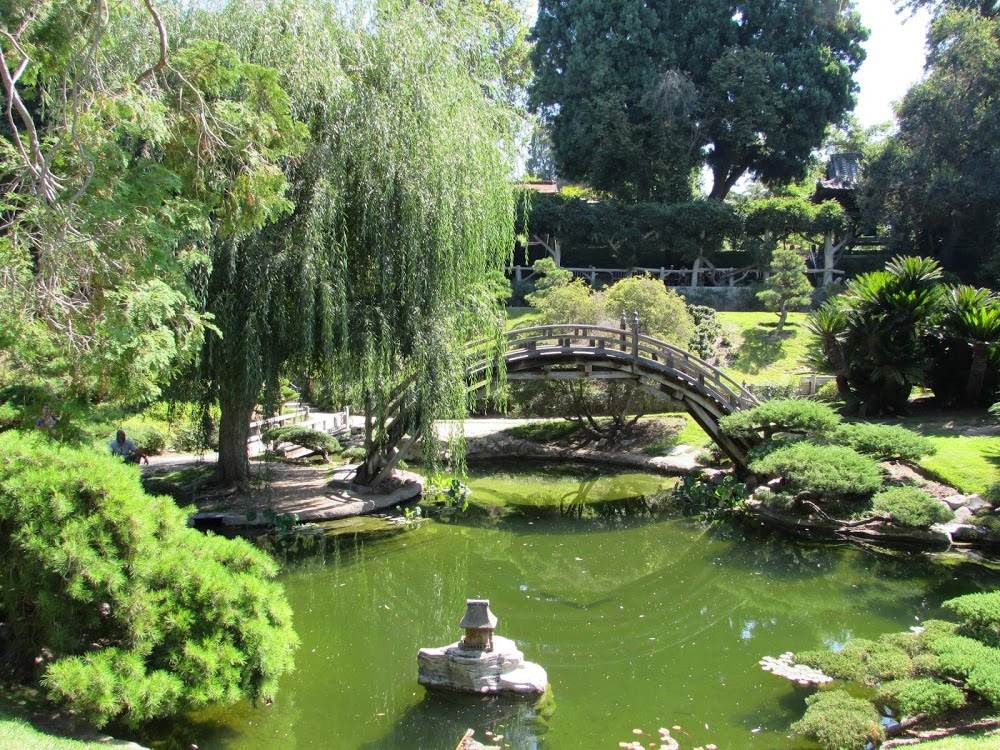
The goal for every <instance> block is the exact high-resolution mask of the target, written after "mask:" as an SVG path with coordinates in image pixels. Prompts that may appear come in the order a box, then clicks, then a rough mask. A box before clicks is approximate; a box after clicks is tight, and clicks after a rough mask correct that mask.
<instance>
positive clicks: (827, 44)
mask: <svg viewBox="0 0 1000 750" xmlns="http://www.w3.org/2000/svg"><path fill="white" fill-rule="evenodd" d="M533 38H534V40H535V42H536V46H535V48H534V50H533V52H532V61H533V64H534V67H535V79H534V81H533V83H532V86H531V101H532V104H533V105H534V107H535V108H536V110H538V111H539V112H540V113H541V114H542V115H543V117H544V119H545V120H546V121H547V122H549V123H550V126H551V135H552V142H553V146H554V151H555V160H556V164H557V166H558V168H559V171H560V174H561V175H562V176H563V177H565V178H568V179H571V180H577V181H581V182H585V183H587V184H589V185H591V186H593V187H594V188H597V189H600V190H605V191H608V192H609V193H612V194H614V195H615V196H617V197H619V198H621V199H623V200H627V201H649V200H654V201H661V202H673V201H684V200H687V199H689V198H690V196H691V189H692V184H693V183H692V179H693V174H694V172H695V171H696V169H697V168H698V167H700V166H701V165H702V164H705V165H707V166H708V167H709V168H710V169H711V171H712V174H713V178H714V181H713V186H712V192H711V197H712V198H716V199H723V198H725V196H726V195H727V194H728V193H729V190H730V189H731V188H732V186H733V185H734V184H735V183H736V181H737V180H738V179H739V178H740V177H741V176H743V175H744V174H747V173H750V174H753V175H755V176H756V177H758V178H759V179H761V180H762V181H764V182H766V183H781V182H787V181H789V180H793V179H797V178H801V177H802V176H804V174H805V169H806V165H807V164H808V159H809V156H810V154H811V152H812V150H813V149H815V148H817V147H818V146H819V145H820V144H821V143H822V140H823V136H824V133H825V132H826V129H827V127H828V126H829V125H830V124H835V123H839V122H840V121H841V120H842V119H843V118H844V116H845V114H846V113H847V112H848V111H849V110H850V109H851V108H852V107H853V105H854V90H855V84H854V80H853V76H854V73H855V72H856V71H857V69H858V67H859V66H860V64H861V62H862V60H863V59H864V51H863V49H862V47H861V43H862V42H863V41H864V40H865V39H866V38H867V31H866V30H865V29H864V28H863V27H862V26H861V22H860V17H859V16H858V14H857V13H856V12H855V11H854V10H853V6H852V4H851V3H843V2H840V1H839V0H838V1H837V2H834V1H833V0H820V1H819V2H817V1H815V0H782V1H780V2H779V1H776V0H759V1H757V0H755V1H754V2H750V3H746V2H741V3H735V2H724V1H723V0H707V1H706V2H699V3H685V2H677V1H676V0H658V1H657V2H641V1H640V0H622V1H621V2H616V3H605V2H599V1H598V0H586V1H583V2H575V3H566V2H560V1H559V0H541V2H540V3H539V12H538V20H537V22H536V24H535V27H534V31H533Z"/></svg>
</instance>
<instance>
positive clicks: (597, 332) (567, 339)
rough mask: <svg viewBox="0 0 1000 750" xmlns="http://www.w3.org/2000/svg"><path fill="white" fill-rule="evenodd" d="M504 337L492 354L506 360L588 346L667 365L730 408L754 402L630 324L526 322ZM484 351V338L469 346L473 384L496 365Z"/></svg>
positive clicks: (709, 368) (729, 381)
mask: <svg viewBox="0 0 1000 750" xmlns="http://www.w3.org/2000/svg"><path fill="white" fill-rule="evenodd" d="M505 339H506V344H507V345H506V351H505V352H504V353H502V354H500V353H495V354H494V356H495V357H498V356H503V357H505V358H506V359H507V361H508V362H513V361H516V360H517V359H518V358H519V357H531V356H537V355H539V354H542V353H543V352H544V351H546V350H552V349H559V350H561V351H565V352H567V353H569V352H586V351H590V352H593V353H595V354H603V355H605V356H609V357H611V358H615V359H623V360H627V361H631V362H633V363H634V364H636V365H639V364H640V360H643V362H642V364H643V365H644V366H647V367H654V368H667V369H669V370H672V371H674V372H676V373H679V374H681V375H682V376H684V377H685V378H687V379H689V380H690V381H691V382H692V383H695V384H698V385H700V386H701V387H702V389H704V390H706V391H711V392H713V393H714V394H715V395H716V396H717V397H718V398H721V399H724V400H725V401H726V402H727V403H728V404H729V406H731V407H732V408H733V409H741V408H745V407H748V406H752V405H754V404H756V403H757V399H756V397H755V396H754V395H753V394H752V393H751V392H750V391H749V390H747V389H746V388H744V387H743V386H742V385H741V384H739V383H737V382H736V381H735V380H734V379H733V378H731V377H729V376H728V375H726V374H725V373H724V372H722V371H721V370H719V369H718V368H717V367H714V366H713V365H710V364H709V363H708V362H705V361H704V360H702V359H700V358H699V357H697V356H695V355H693V354H691V353H690V352H688V351H686V350H684V349H681V348H680V347H678V346H675V345H673V344H670V343H668V342H666V341H662V340H660V339H656V338H653V337H652V336H646V335H644V334H640V333H639V332H638V328H637V326H635V325H633V326H632V327H630V328H621V327H619V328H613V327H610V326H598V325H579V324H575V325H574V324H556V325H544V326H531V327H528V328H518V329H515V330H512V331H508V332H507V333H506V335H505ZM489 351H490V342H487V341H479V342H476V343H475V344H472V345H471V346H470V347H469V350H468V354H469V357H468V359H467V362H468V371H467V373H468V376H469V381H470V385H472V387H475V386H476V385H477V384H478V382H480V381H481V380H482V379H483V378H485V377H488V373H489V370H490V367H491V366H493V365H494V364H495V363H493V362H491V361H489V359H488V356H489V354H488V353H489Z"/></svg>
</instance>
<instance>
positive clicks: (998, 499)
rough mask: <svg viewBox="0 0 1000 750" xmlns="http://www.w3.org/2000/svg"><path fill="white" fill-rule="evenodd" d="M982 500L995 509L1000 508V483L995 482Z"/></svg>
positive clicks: (988, 488) (984, 493) (987, 489)
mask: <svg viewBox="0 0 1000 750" xmlns="http://www.w3.org/2000/svg"><path fill="white" fill-rule="evenodd" d="M982 498H983V500H985V501H986V502H988V503H989V504H990V505H992V506H993V507H994V508H1000V482H994V483H993V484H991V485H990V486H989V487H987V488H986V491H985V492H983V494H982Z"/></svg>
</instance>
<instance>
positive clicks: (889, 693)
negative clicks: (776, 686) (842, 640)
mask: <svg viewBox="0 0 1000 750" xmlns="http://www.w3.org/2000/svg"><path fill="white" fill-rule="evenodd" d="M944 606H945V608H946V609H948V610H950V611H951V613H952V614H954V616H955V617H956V621H953V622H952V621H945V620H928V621H927V622H925V623H924V624H923V625H921V626H919V627H913V628H911V629H910V631H909V632H904V633H891V634H887V635H883V636H881V637H880V638H878V639H877V640H867V639H855V640H852V641H849V642H848V643H847V644H846V645H845V646H844V648H843V649H842V650H840V651H836V652H835V651H830V650H826V649H820V650H815V651H803V652H800V653H798V654H796V655H795V662H796V663H797V664H802V665H806V666H809V667H813V668H815V669H819V670H821V671H822V672H823V673H824V674H826V675H828V676H829V677H833V678H835V680H838V681H839V684H838V683H830V687H829V688H822V689H821V690H820V692H818V693H816V694H815V695H813V696H811V697H810V698H809V699H807V704H808V708H807V710H806V714H805V716H803V718H802V719H801V720H800V721H798V722H796V723H795V724H794V725H793V727H792V729H793V731H796V732H799V733H801V734H804V735H807V736H810V737H812V738H814V739H816V740H817V741H818V742H819V743H820V745H821V746H822V747H824V748H826V749H827V750H835V749H839V750H860V749H861V748H863V747H865V746H866V743H867V742H868V741H875V740H880V739H882V737H883V736H884V734H883V731H882V726H881V725H880V724H879V718H880V716H881V715H884V713H883V712H885V711H886V709H888V710H889V711H891V712H892V713H891V715H892V716H893V718H894V719H895V720H896V721H897V722H899V723H900V724H902V725H903V726H915V725H919V726H931V727H933V726H935V725H936V722H938V721H939V720H940V719H939V718H938V717H941V716H942V715H944V714H949V715H950V716H952V719H950V720H951V721H954V713H953V712H955V711H958V710H960V709H962V708H964V707H965V706H967V705H968V706H970V707H977V706H982V705H983V704H985V705H986V706H987V708H992V710H994V711H995V710H997V709H998V708H1000V592H989V593H977V594H968V595H965V596H960V597H957V598H955V599H951V600H948V601H946V602H945V603H944ZM845 689H846V690H845ZM852 696H853V697H852ZM949 712H950V713H949ZM873 718H874V723H873V722H872V719H873ZM952 741H954V740H949V742H952ZM995 741H996V740H995V738H994V739H992V740H991V739H989V738H983V739H982V741H981V742H980V741H974V740H969V744H968V745H964V744H955V745H953V744H943V745H941V744H931V745H928V747H941V748H944V747H947V748H949V750H951V748H957V747H968V748H983V747H994V746H995ZM991 743H992V744H991ZM921 747H923V745H921Z"/></svg>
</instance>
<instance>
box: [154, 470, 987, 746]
mask: <svg viewBox="0 0 1000 750" xmlns="http://www.w3.org/2000/svg"><path fill="white" fill-rule="evenodd" d="M664 481H671V480H665V479H664V478H663V477H656V476H650V475H636V474H632V473H627V474H615V475H614V476H612V475H611V474H610V472H609V471H608V470H598V469H593V468H591V469H584V470H582V473H580V474H577V475H567V474H566V473H564V472H559V473H558V475H556V476H553V475H552V474H551V473H549V474H543V475H514V474H510V473H508V472H506V471H504V470H501V469H497V468H494V469H493V470H491V471H490V472H480V473H479V474H478V475H476V476H474V478H473V480H472V481H471V486H472V488H473V500H474V501H477V502H479V503H482V504H483V508H485V509H483V508H480V509H479V510H478V512H468V513H464V514H463V513H454V514H451V515H449V516H444V517H441V518H437V519H429V520H426V521H424V522H423V523H421V524H419V525H417V526H414V527H411V528H408V529H407V530H405V531H402V532H400V533H398V534H395V535H392V536H387V537H385V536H384V537H380V538H378V539H374V540H373V539H368V540H365V539H362V538H355V539H349V538H344V537H341V538H339V539H333V538H331V539H327V540H325V542H324V543H320V544H319V545H318V546H317V550H316V551H315V552H314V553H312V554H309V555H307V556H298V557H297V559H296V560H294V561H290V562H289V563H288V564H287V565H286V567H285V572H284V573H283V575H282V580H283V582H284V584H285V587H286V589H287V592H288V596H289V598H290V600H291V603H292V606H293V608H294V611H295V626H296V630H297V631H298V633H299V635H300V636H301V639H302V646H301V648H300V650H299V652H298V656H297V660H296V662H297V669H296V671H295V672H294V673H293V674H291V675H290V676H288V677H287V678H286V679H284V681H283V684H282V687H281V691H280V693H279V695H278V697H277V701H276V702H275V704H274V705H272V706H269V707H263V706H258V707H252V706H249V705H237V706H235V707H228V708H217V709H211V710H206V711H202V712H199V713H197V714H194V715H191V716H189V717H187V719H186V720H185V721H183V722H172V723H171V724H170V726H169V727H166V726H161V727H156V728H153V730H152V732H151V734H150V735H149V736H147V737H145V738H144V739H145V742H146V744H148V745H152V746H153V747H164V748H174V747H177V748H189V747H190V746H191V745H192V744H196V745H197V746H198V747H199V748H201V750H214V749H219V750H222V749H224V750H271V749H274V750H277V749H278V748H281V750H294V749H296V748H338V749H343V750H354V749H357V750H395V749H396V748H414V749H424V750H451V748H453V747H455V745H456V743H457V742H458V740H459V739H460V738H461V736H462V735H463V733H464V732H465V730H466V729H467V728H472V729H474V730H475V731H476V738H477V739H479V740H481V741H485V740H487V739H490V735H488V734H487V733H488V732H489V733H492V736H493V737H495V738H498V737H499V736H502V739H497V740H495V744H499V745H503V746H509V747H511V748H519V749H528V748H554V749H556V750H559V749H562V748H617V747H618V743H619V742H631V741H632V740H635V739H639V740H641V741H643V744H644V745H647V746H648V743H649V742H651V741H653V740H654V739H655V737H656V730H657V729H658V728H659V727H674V726H679V727H680V728H681V729H680V730H679V731H674V732H673V734H674V736H675V737H677V738H678V739H680V741H681V744H682V747H683V748H685V750H689V749H690V748H694V747H696V746H697V745H699V744H706V743H715V744H716V745H718V746H719V747H720V748H727V749H728V748H734V749H740V748H759V749H760V750H780V749H781V748H804V747H809V745H808V744H807V743H805V742H804V741H803V740H802V739H801V738H792V737H789V736H788V726H789V724H790V723H791V722H792V721H794V720H795V719H797V718H799V717H800V716H801V714H802V711H803V709H804V699H805V697H806V696H807V695H808V694H809V692H808V691H806V690H804V689H800V688H796V687H793V686H791V685H790V684H789V683H788V682H786V681H784V680H782V679H779V678H777V677H774V676H772V675H770V674H767V673H765V672H763V671H762V670H761V669H760V667H759V665H758V661H759V660H760V659H761V657H763V656H767V655H770V656H778V655H779V654H780V653H782V652H784V651H787V650H791V651H795V650H804V649H810V648H815V647H818V646H821V645H826V646H831V647H837V646H839V645H840V644H843V643H845V642H846V641H847V640H848V639H850V638H854V637H877V636H878V635H880V634H882V633H885V632H889V631H899V630H905V629H906V628H908V627H910V626H911V625H915V624H918V623H919V622H920V621H921V620H923V619H926V618H930V617H936V616H940V615H941V614H942V613H941V611H940V609H939V605H940V603H941V602H942V601H943V600H945V599H948V598H950V597H952V596H956V595H959V594H963V593H969V592H972V591H980V590H987V589H993V588H998V587H1000V573H997V571H995V570H992V569H991V568H989V567H986V566H983V565H978V564H974V563H971V562H968V561H965V560H962V559H959V558H955V557H942V556H930V555H921V554H913V553H910V554H906V553H898V552H897V553H893V552H886V551H878V550H874V549H862V548H859V547H853V546H843V545H833V544H805V543H802V542H799V541H791V540H782V539H780V538H775V537H767V536H764V535H758V534H756V533H753V532H752V531H749V530H746V529H739V528H736V527H732V526H728V525H717V526H711V525H706V524H704V523H701V522H697V521H695V520H691V519H685V518H677V517H670V516H665V515H661V514H651V513H647V512H644V508H645V505H644V503H643V502H642V501H637V500H635V499H634V497H635V495H636V494H645V493H648V492H651V491H655V489H656V488H657V487H659V486H662V485H663V483H664ZM501 496H506V498H507V500H508V502H509V503H510V504H511V506H512V507H513V509H514V510H515V512H514V513H508V514H501V513H500V512H499V511H498V510H497V508H498V507H499V506H498V503H499V501H500V499H501ZM543 496H545V497H549V498H550V500H549V501H548V502H543V500H542V498H543ZM553 497H554V498H555V499H554V500H552V499H551V498H553ZM612 499H615V500H618V501H622V502H619V503H618V504H615V503H612V502H610V501H611V500H612ZM552 508H555V510H554V511H553V510H551V509H552ZM491 509H492V510H491ZM467 598H488V599H490V601H491V609H492V610H493V612H494V613H495V614H496V615H497V616H498V618H499V625H498V628H497V633H498V634H500V635H503V636H506V637H508V638H512V639H513V640H515V641H516V642H517V644H518V646H519V647H520V648H521V650H522V651H523V652H524V655H525V658H526V659H528V660H529V661H534V662H537V663H539V664H541V665H542V666H543V667H544V668H545V669H546V670H547V671H548V676H549V681H550V683H551V694H550V695H549V696H547V698H546V700H544V701H543V702H542V703H540V704H538V705H532V704H531V703H528V702H519V701H514V700H506V699H503V700H501V699H497V698H483V697H478V696H465V695H442V694H435V693H429V692H427V691H425V690H424V688H422V687H420V686H419V685H418V684H417V681H416V654H417V650H418V649H419V648H421V647H423V646H439V645H445V644H448V643H451V642H453V641H455V640H457V639H458V638H459V637H460V635H461V632H460V630H459V628H458V622H459V621H460V619H461V617H462V615H463V613H464V611H465V600H466V599H467ZM637 728H638V729H642V730H644V731H645V732H646V733H648V734H649V735H652V736H651V737H640V736H637V735H635V734H633V730H634V729H637Z"/></svg>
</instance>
